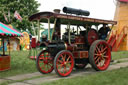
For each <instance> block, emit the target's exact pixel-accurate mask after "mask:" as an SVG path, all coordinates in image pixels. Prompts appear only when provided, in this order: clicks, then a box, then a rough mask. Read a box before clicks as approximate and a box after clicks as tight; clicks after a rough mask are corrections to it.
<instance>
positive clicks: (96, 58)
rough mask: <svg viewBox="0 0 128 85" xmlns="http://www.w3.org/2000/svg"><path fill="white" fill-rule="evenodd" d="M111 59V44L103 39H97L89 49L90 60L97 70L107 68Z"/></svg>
mask: <svg viewBox="0 0 128 85" xmlns="http://www.w3.org/2000/svg"><path fill="white" fill-rule="evenodd" d="M110 61H111V51H110V48H109V45H108V44H107V43H106V42H105V41H103V40H96V41H95V42H94V43H93V44H92V45H91V47H90V50H89V62H90V64H91V65H92V67H93V68H94V69H95V70H97V71H103V70H106V69H107V68H108V66H109V64H110Z"/></svg>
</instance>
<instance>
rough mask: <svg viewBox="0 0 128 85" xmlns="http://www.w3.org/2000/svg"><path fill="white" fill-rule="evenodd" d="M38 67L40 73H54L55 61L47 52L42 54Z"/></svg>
mask: <svg viewBox="0 0 128 85" xmlns="http://www.w3.org/2000/svg"><path fill="white" fill-rule="evenodd" d="M36 66H37V69H38V71H39V72H41V73H43V74H46V73H50V72H52V71H53V59H52V58H51V55H50V53H49V52H48V51H47V50H43V51H41V52H40V54H39V55H38V57H37V59H36Z"/></svg>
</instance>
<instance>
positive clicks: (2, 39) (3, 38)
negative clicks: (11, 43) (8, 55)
mask: <svg viewBox="0 0 128 85" xmlns="http://www.w3.org/2000/svg"><path fill="white" fill-rule="evenodd" d="M2 41H3V55H5V51H4V38H2Z"/></svg>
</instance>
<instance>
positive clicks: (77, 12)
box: [63, 7, 90, 16]
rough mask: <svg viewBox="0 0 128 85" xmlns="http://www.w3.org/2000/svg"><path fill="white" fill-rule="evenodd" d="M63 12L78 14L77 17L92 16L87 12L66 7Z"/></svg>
mask: <svg viewBox="0 0 128 85" xmlns="http://www.w3.org/2000/svg"><path fill="white" fill-rule="evenodd" d="M63 12H64V13H70V14H76V15H84V16H89V15H90V12H89V11H87V10H81V9H74V8H70V7H64V8H63Z"/></svg>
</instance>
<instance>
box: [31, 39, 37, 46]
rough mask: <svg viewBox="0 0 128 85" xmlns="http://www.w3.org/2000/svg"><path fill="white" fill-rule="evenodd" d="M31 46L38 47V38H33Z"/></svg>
mask: <svg viewBox="0 0 128 85" xmlns="http://www.w3.org/2000/svg"><path fill="white" fill-rule="evenodd" d="M31 47H32V48H36V38H32V41H31Z"/></svg>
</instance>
